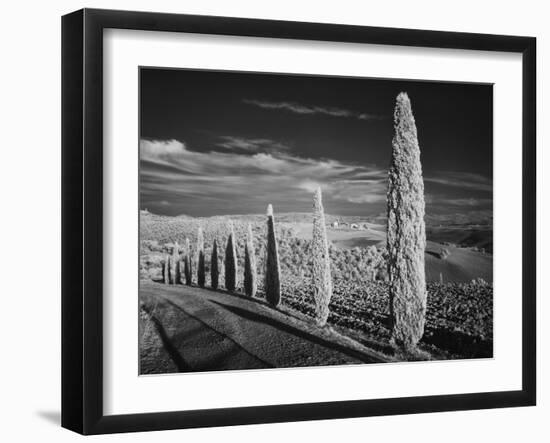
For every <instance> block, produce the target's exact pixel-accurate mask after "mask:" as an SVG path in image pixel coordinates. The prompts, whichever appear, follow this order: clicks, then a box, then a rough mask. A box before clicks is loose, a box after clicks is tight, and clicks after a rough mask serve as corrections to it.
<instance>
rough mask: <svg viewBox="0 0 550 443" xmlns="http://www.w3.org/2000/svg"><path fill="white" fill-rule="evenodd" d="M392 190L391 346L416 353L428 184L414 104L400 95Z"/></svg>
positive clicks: (422, 316) (422, 302)
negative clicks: (426, 186)
mask: <svg viewBox="0 0 550 443" xmlns="http://www.w3.org/2000/svg"><path fill="white" fill-rule="evenodd" d="M392 148H393V149H392V159H391V166H390V171H389V185H388V196H387V197H388V198H387V202H388V228H387V229H388V233H387V250H388V274H389V279H390V314H391V320H392V341H393V342H394V343H395V344H396V345H397V346H399V347H401V348H404V349H405V350H412V349H414V348H415V347H416V345H417V343H418V342H419V341H420V339H421V338H422V335H423V334H424V323H425V317H426V297H427V295H426V277H425V271H424V251H425V249H426V229H425V224H424V211H425V205H424V182H423V179H422V165H421V163H420V147H419V146H418V137H417V131H416V124H415V121H414V116H413V113H412V109H411V102H410V100H409V97H408V95H407V94H406V93H405V92H401V93H400V94H399V95H398V96H397V100H396V105H395V111H394V136H393V141H392Z"/></svg>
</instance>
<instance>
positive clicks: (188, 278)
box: [183, 238, 193, 286]
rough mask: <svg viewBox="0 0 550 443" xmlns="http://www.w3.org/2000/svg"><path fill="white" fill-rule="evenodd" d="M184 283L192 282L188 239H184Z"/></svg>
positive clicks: (191, 264)
mask: <svg viewBox="0 0 550 443" xmlns="http://www.w3.org/2000/svg"><path fill="white" fill-rule="evenodd" d="M183 267H184V274H185V284H186V285H187V286H191V285H192V284H193V263H192V260H191V246H190V245H189V239H188V238H186V239H185V261H184V265H183Z"/></svg>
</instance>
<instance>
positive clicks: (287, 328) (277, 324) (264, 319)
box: [212, 301, 383, 363]
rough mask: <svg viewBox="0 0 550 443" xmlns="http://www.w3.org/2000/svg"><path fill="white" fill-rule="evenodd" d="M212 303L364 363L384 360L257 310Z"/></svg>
mask: <svg viewBox="0 0 550 443" xmlns="http://www.w3.org/2000/svg"><path fill="white" fill-rule="evenodd" d="M212 303H215V304H216V305H218V306H220V307H221V308H223V309H226V310H227V311H229V312H232V313H233V314H236V315H239V316H240V317H243V318H246V319H247V320H251V321H255V322H258V323H262V324H267V325H269V326H271V327H273V328H276V329H278V330H280V331H283V332H287V333H289V334H292V335H295V336H297V337H300V338H303V339H305V340H308V341H310V342H312V343H315V344H317V345H320V346H323V347H325V348H328V349H332V350H334V351H337V352H340V353H342V354H345V355H347V356H348V357H352V358H355V359H357V360H359V361H361V362H363V363H381V362H383V360H381V359H378V358H375V357H373V356H370V355H366V354H364V353H362V352H360V351H356V350H354V349H351V348H348V347H346V346H343V345H340V344H338V343H334V342H330V341H328V340H325V339H323V338H321V337H318V336H316V335H314V334H311V333H309V332H306V331H302V330H300V329H298V328H296V327H294V326H291V325H288V324H286V323H283V322H281V321H278V320H275V319H274V318H271V317H268V316H266V315H262V314H259V313H256V312H251V311H248V310H246V309H242V308H239V307H236V306H230V305H226V304H224V303H220V302H217V301H212Z"/></svg>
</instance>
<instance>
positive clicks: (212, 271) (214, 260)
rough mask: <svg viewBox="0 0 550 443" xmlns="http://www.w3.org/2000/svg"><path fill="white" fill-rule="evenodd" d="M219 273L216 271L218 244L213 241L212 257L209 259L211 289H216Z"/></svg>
mask: <svg viewBox="0 0 550 443" xmlns="http://www.w3.org/2000/svg"><path fill="white" fill-rule="evenodd" d="M219 277H220V273H219V270H218V242H217V241H216V239H214V243H213V244H212V256H211V257H210V282H211V286H212V289H218V280H219Z"/></svg>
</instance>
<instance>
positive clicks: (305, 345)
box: [140, 281, 385, 374]
mask: <svg viewBox="0 0 550 443" xmlns="http://www.w3.org/2000/svg"><path fill="white" fill-rule="evenodd" d="M140 303H141V306H142V318H145V319H146V320H145V323H149V325H150V326H151V328H148V329H150V331H149V332H148V333H147V334H145V335H142V340H141V341H142V346H141V352H140V355H141V373H144V374H145V373H149V374H150V373H163V372H170V371H179V372H184V371H212V370H224V369H253V368H255V369H260V368H275V367H277V368H281V367H297V366H317V365H341V364H354V363H355V364H357V363H375V362H382V361H385V360H384V356H382V355H379V354H377V353H376V352H374V351H371V350H369V349H367V348H364V347H362V346H361V345H359V344H358V343H356V342H353V341H352V340H350V339H349V338H347V337H344V336H342V335H340V334H338V333H336V332H334V331H333V330H331V329H330V328H319V327H317V326H316V325H315V324H313V322H312V321H307V320H305V319H304V318H303V317H300V316H299V314H296V313H293V312H290V311H287V310H285V309H284V308H281V309H274V308H272V307H270V306H268V305H267V304H265V302H263V301H262V300H259V299H250V298H247V297H245V296H243V295H237V294H228V293H225V292H222V291H212V290H209V289H200V288H196V287H188V286H180V285H178V286H168V285H163V284H159V283H154V282H150V281H142V282H141V283H140ZM151 331H154V334H152V333H151ZM159 347H162V348H163V349H159ZM152 356H154V357H152ZM169 368H172V370H170V369H169Z"/></svg>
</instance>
